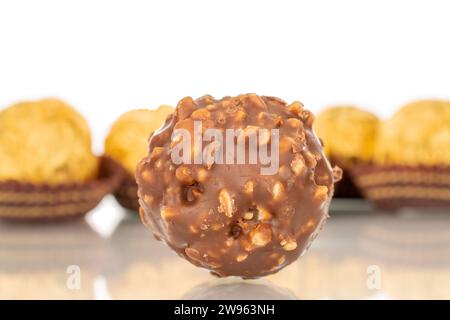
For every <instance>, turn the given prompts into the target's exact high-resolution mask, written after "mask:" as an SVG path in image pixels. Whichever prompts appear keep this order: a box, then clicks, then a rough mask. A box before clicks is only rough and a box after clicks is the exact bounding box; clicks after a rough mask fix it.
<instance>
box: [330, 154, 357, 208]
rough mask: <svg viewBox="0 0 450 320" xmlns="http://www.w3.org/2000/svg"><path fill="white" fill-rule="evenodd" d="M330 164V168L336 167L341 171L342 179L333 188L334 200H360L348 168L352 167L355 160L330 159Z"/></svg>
mask: <svg viewBox="0 0 450 320" xmlns="http://www.w3.org/2000/svg"><path fill="white" fill-rule="evenodd" d="M330 162H331V164H332V166H335V165H336V166H338V167H339V168H341V169H342V179H341V180H340V181H338V182H337V183H336V184H335V186H334V197H335V198H353V199H354V198H357V199H360V198H362V197H363V196H362V194H361V192H360V191H359V189H358V187H357V186H356V185H355V183H354V182H353V177H352V175H351V174H350V172H349V170H347V169H346V168H348V167H349V166H353V163H355V160H347V159H343V158H341V157H335V156H333V157H331V159H330Z"/></svg>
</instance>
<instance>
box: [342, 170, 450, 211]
mask: <svg viewBox="0 0 450 320" xmlns="http://www.w3.org/2000/svg"><path fill="white" fill-rule="evenodd" d="M350 173H351V175H352V177H353V180H354V182H355V184H356V185H357V186H358V188H359V189H360V190H361V191H362V193H363V195H364V196H365V197H366V198H367V199H369V200H370V201H372V202H373V203H374V204H375V205H376V206H377V207H379V208H382V209H388V210H396V209H400V208H405V207H412V208H414V207H436V208H443V207H450V166H403V165H373V164H366V165H356V166H354V167H353V168H352V169H351V172H350Z"/></svg>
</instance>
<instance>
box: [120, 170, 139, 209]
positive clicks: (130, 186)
mask: <svg viewBox="0 0 450 320" xmlns="http://www.w3.org/2000/svg"><path fill="white" fill-rule="evenodd" d="M122 170H123V179H122V182H121V183H120V185H119V187H118V188H117V190H116V192H115V193H114V196H115V197H116V199H117V202H119V203H120V205H121V206H122V207H124V208H126V209H130V210H133V211H136V212H138V211H139V199H138V195H137V191H138V186H137V183H136V180H135V178H134V177H133V176H132V175H131V174H130V173H129V172H126V171H125V169H122Z"/></svg>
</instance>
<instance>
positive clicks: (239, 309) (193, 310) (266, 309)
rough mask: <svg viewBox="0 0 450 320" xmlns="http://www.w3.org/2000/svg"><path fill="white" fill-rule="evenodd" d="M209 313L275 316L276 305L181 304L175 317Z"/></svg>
mask: <svg viewBox="0 0 450 320" xmlns="http://www.w3.org/2000/svg"><path fill="white" fill-rule="evenodd" d="M208 313H212V314H218V315H274V314H275V306H274V305H266V304H263V305H258V304H219V305H217V306H214V307H208V306H191V305H184V304H181V305H180V306H176V307H175V310H174V314H175V315H197V316H201V317H206V316H207V315H208Z"/></svg>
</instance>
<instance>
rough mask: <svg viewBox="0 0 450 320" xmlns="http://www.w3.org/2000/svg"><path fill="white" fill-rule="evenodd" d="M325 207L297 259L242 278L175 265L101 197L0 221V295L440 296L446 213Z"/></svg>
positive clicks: (449, 275)
mask: <svg viewBox="0 0 450 320" xmlns="http://www.w3.org/2000/svg"><path fill="white" fill-rule="evenodd" d="M333 207H334V208H335V210H334V211H333V212H332V213H331V219H330V220H329V221H328V223H327V225H326V226H325V228H324V230H323V231H322V233H321V234H320V235H319V237H318V239H317V240H316V242H314V244H313V245H312V247H311V248H310V250H309V252H308V253H307V254H306V255H305V256H304V257H302V258H301V259H299V260H298V261H296V262H295V263H294V264H292V265H291V266H289V267H287V268H285V269H283V270H282V271H281V272H279V273H277V274H275V275H273V276H270V277H267V278H264V279H260V280H252V281H244V280H241V279H236V278H228V279H218V278H216V277H214V276H211V275H210V274H209V273H208V272H207V271H205V270H202V269H199V268H196V267H194V266H192V265H190V264H189V263H188V262H186V261H185V260H183V259H180V258H178V257H177V256H176V255H175V254H174V253H172V251H170V250H169V249H168V248H167V247H166V246H165V245H164V244H163V243H161V242H158V241H156V240H155V239H154V238H153V237H152V235H151V233H150V232H149V231H148V230H146V229H145V228H144V227H143V225H142V224H141V223H140V221H139V219H138V217H137V215H136V214H134V213H132V212H126V211H124V210H122V209H121V208H120V207H119V206H118V205H117V204H116V203H115V200H114V199H113V198H111V197H109V198H106V199H105V200H104V201H103V202H102V203H101V204H100V206H99V207H98V208H97V209H96V210H94V212H92V213H90V214H89V215H88V216H87V217H86V219H85V220H83V219H81V220H78V221H66V222H61V223H52V224H50V223H45V224H43V223H39V224H36V223H33V224H32V223H6V222H0V298H1V299H7V298H36V299H83V298H86V299H109V298H113V299H178V298H185V299H245V298H248V299H252V298H256V299H264V298H273V299H342V298H358V299H389V298H396V299H450V210H440V211H431V210H405V211H403V212H400V213H397V214H386V213H381V212H375V211H371V210H369V208H368V207H367V205H365V204H364V203H360V202H338V201H335V202H334V204H333Z"/></svg>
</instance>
